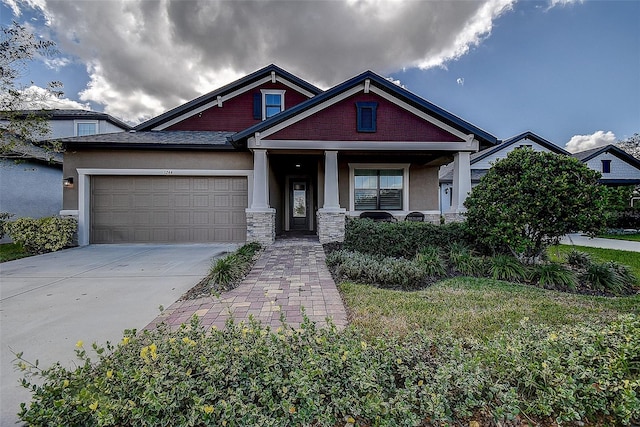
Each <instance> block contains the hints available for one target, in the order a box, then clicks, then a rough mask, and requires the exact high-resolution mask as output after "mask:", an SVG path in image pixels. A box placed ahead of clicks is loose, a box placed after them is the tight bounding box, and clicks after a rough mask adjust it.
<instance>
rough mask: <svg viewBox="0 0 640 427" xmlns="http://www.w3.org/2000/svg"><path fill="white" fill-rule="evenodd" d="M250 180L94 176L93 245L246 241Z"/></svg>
mask: <svg viewBox="0 0 640 427" xmlns="http://www.w3.org/2000/svg"><path fill="white" fill-rule="evenodd" d="M246 207H247V178H245V177H188V176H184V177H182V176H181V177H175V176H93V177H91V243H202V242H244V241H245V239H246V234H247V223H246V215H245V208H246Z"/></svg>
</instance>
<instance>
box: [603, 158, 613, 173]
mask: <svg viewBox="0 0 640 427" xmlns="http://www.w3.org/2000/svg"><path fill="white" fill-rule="evenodd" d="M602 173H611V160H602Z"/></svg>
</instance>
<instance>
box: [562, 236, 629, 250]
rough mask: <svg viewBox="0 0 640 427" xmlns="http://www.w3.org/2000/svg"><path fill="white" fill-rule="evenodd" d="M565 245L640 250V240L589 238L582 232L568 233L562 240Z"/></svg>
mask: <svg viewBox="0 0 640 427" xmlns="http://www.w3.org/2000/svg"><path fill="white" fill-rule="evenodd" d="M560 243H562V244H563V245H576V246H587V247H592V248H604V249H617V250H619V251H631V252H640V242H631V241H628V240H616V239H601V238H598V237H594V238H593V239H592V238H589V237H587V236H583V235H582V234H567V235H566V236H564V237H563V238H562V240H561V241H560Z"/></svg>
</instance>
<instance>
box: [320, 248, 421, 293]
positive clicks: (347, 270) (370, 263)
mask: <svg viewBox="0 0 640 427" xmlns="http://www.w3.org/2000/svg"><path fill="white" fill-rule="evenodd" d="M327 265H328V266H329V267H333V268H332V270H333V272H334V274H335V276H337V278H339V279H348V280H352V281H356V282H360V283H366V284H370V285H379V286H381V287H389V288H401V289H417V288H419V287H421V286H422V285H424V284H425V282H426V278H427V274H426V271H425V269H424V268H423V266H422V265H420V263H418V262H416V261H407V260H405V259H396V258H391V257H382V256H373V255H368V254H362V253H359V252H351V251H347V250H339V251H335V252H332V253H331V254H329V255H327Z"/></svg>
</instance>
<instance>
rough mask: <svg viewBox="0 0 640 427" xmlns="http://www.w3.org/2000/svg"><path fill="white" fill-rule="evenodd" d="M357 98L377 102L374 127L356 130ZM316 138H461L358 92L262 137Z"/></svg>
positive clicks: (452, 139)
mask: <svg viewBox="0 0 640 427" xmlns="http://www.w3.org/2000/svg"><path fill="white" fill-rule="evenodd" d="M356 102H377V103H378V107H377V131H376V132H358V131H357V110H356V104H355V103H356ZM265 139H267V140H269V139H285V140H309V139H312V140H317V141H425V142H429V141H437V142H460V141H461V139H460V138H458V137H457V136H455V135H452V134H450V133H449V132H447V131H445V130H443V129H441V128H439V127H438V126H436V125H434V124H432V123H430V122H428V121H426V120H424V119H422V118H420V117H418V116H416V115H414V114H413V113H410V112H408V111H406V110H404V109H403V108H401V107H400V106H398V105H396V104H394V103H392V102H390V101H387V100H386V99H384V98H382V97H380V96H378V95H375V94H373V93H369V94H364V93H359V94H356V95H353V96H351V97H349V98H347V99H345V100H343V101H340V102H338V103H336V104H334V105H332V106H330V107H328V108H325V109H324V110H321V111H319V112H317V113H315V114H313V115H312V116H310V117H308V118H306V119H303V120H301V121H299V122H297V123H294V124H292V125H291V126H288V127H286V128H285V129H282V130H281V131H279V132H276V133H274V134H273V135H270V136H269V137H267V138H265Z"/></svg>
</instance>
